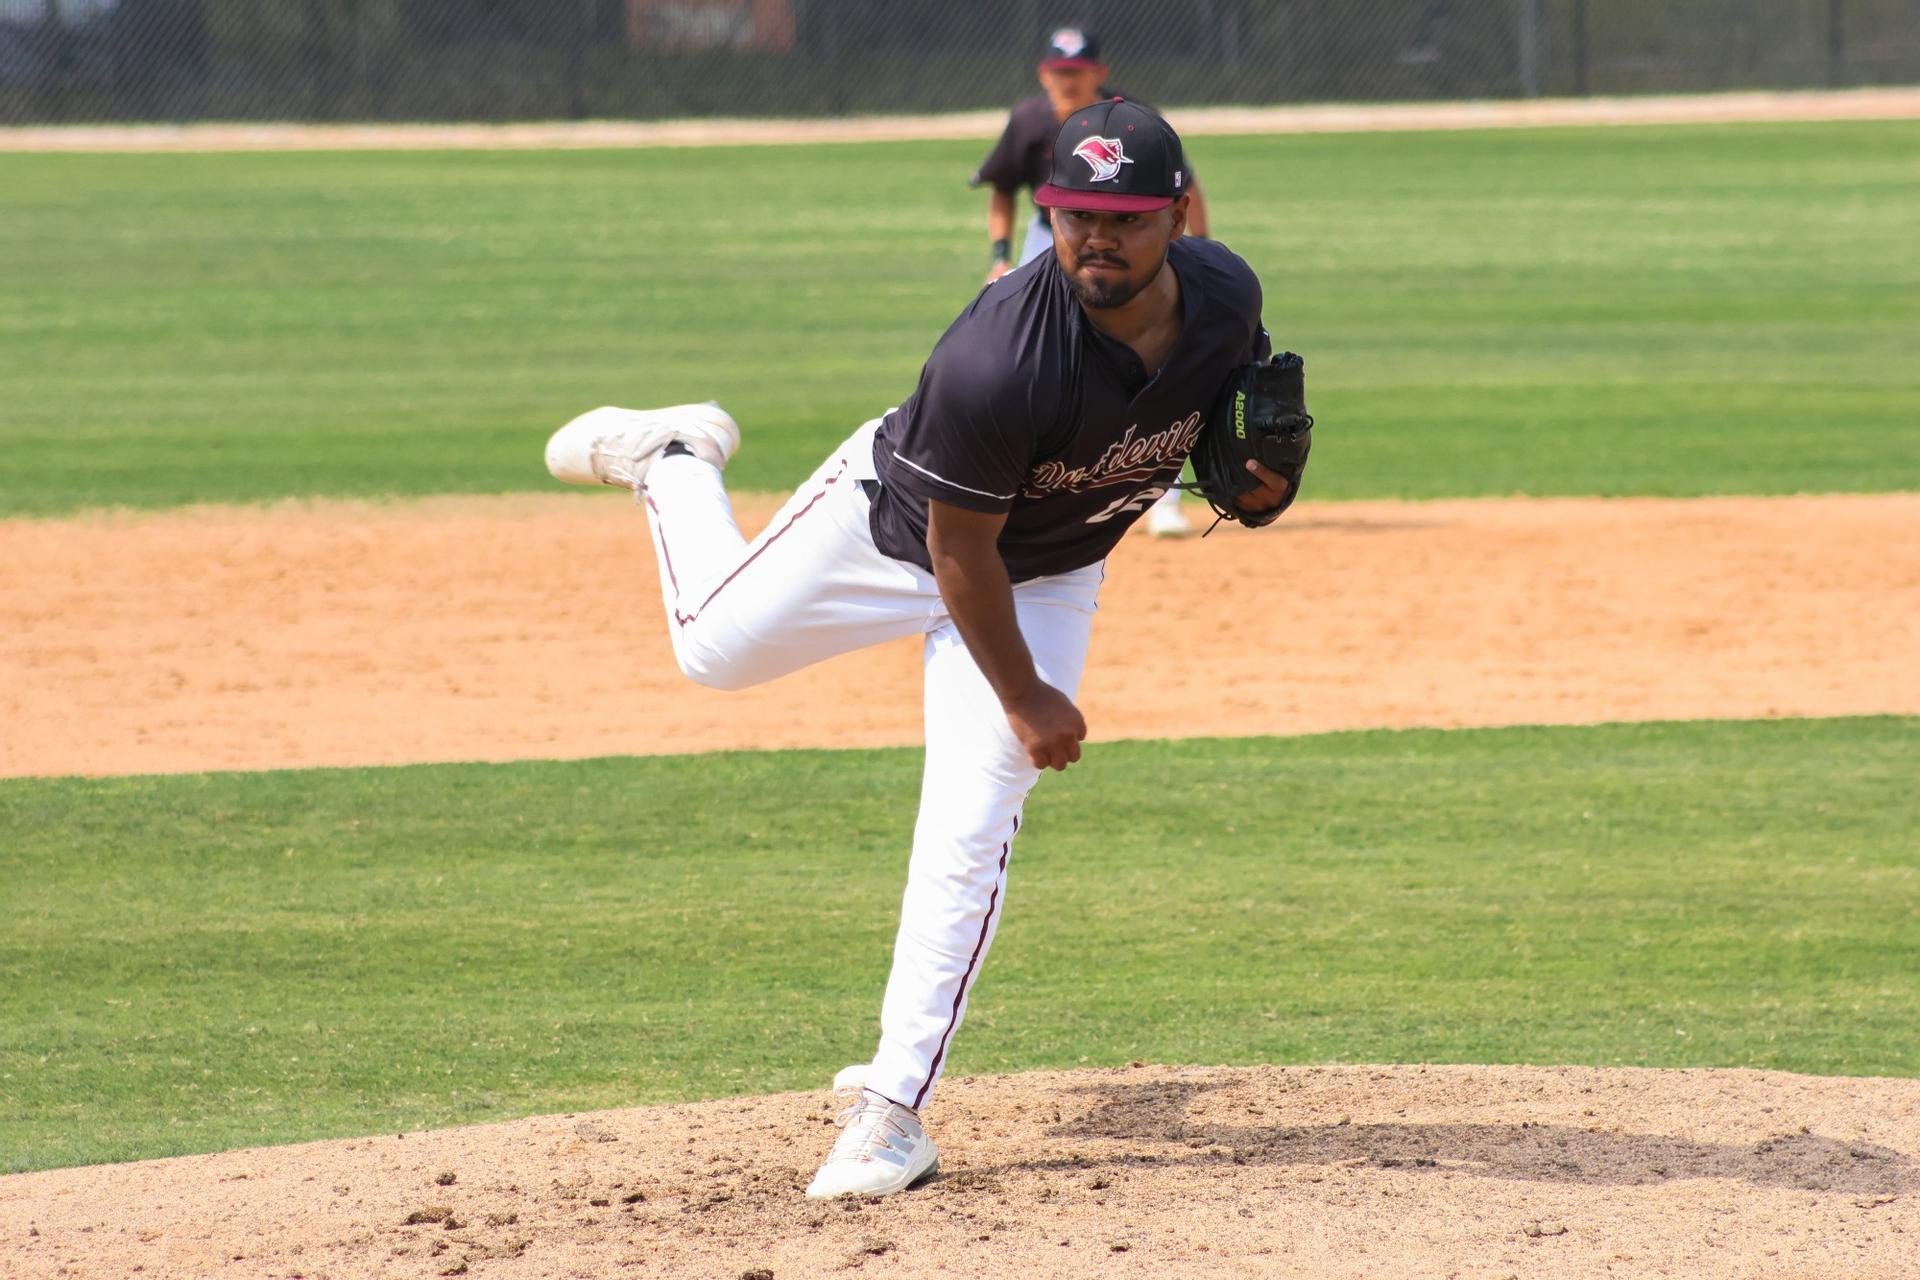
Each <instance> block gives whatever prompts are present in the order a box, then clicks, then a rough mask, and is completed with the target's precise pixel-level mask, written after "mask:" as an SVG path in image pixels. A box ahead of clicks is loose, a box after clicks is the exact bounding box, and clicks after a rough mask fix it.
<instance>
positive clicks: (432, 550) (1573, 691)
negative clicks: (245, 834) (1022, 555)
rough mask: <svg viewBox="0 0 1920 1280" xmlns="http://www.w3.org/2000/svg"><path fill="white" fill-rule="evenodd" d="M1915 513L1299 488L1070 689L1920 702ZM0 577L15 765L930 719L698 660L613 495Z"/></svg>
mask: <svg viewBox="0 0 1920 1280" xmlns="http://www.w3.org/2000/svg"><path fill="white" fill-rule="evenodd" d="M774 505H775V504H774V503H773V502H772V500H770V499H764V498H760V499H752V500H743V501H742V504H741V509H742V516H743V523H746V524H747V525H748V526H749V527H751V526H752V524H753V523H754V522H755V521H762V520H764V519H765V518H766V517H767V516H768V515H770V514H771V511H772V508H773V506H774ZM1916 528H1920V495H1913V494H1904V495H1899V494H1896V495H1879V496H1872V495H1869V496H1833V497H1795V498H1777V499H1749V498H1713V499H1698V500H1689V501H1653V500H1638V499H1635V500H1618V501H1601V500H1572V499H1569V500H1547V501H1481V502H1432V503H1413V504H1396V503H1378V502H1368V503H1344V504H1324V503H1322V504H1305V503H1303V504H1302V506H1301V507H1300V508H1299V509H1298V510H1297V511H1296V512H1295V513H1293V514H1291V515H1290V516H1289V517H1288V519H1287V522H1286V523H1285V524H1284V525H1281V526H1276V527H1275V528H1274V529H1272V530H1268V531H1265V532H1251V533H1250V532H1246V531H1243V530H1240V529H1238V528H1236V527H1232V526H1229V527H1225V528H1223V529H1221V530H1220V531H1219V532H1217V533H1215V534H1214V535H1213V536H1211V537H1208V538H1206V539H1204V540H1201V539H1197V538H1195V539H1188V540H1185V541H1179V542H1167V541H1159V540H1154V539H1151V538H1148V537H1147V536H1145V535H1144V534H1135V535H1133V536H1130V537H1129V538H1128V539H1127V540H1126V541H1125V542H1124V543H1123V545H1122V546H1121V548H1120V550H1119V551H1118V552H1116V554H1115V556H1114V557H1113V560H1112V561H1111V573H1110V575H1109V578H1108V582H1107V586H1106V590H1105V592H1104V595H1103V599H1102V607H1101V615H1100V617H1099V619H1098V620H1097V621H1096V623H1095V626H1094V637H1093V653H1092V657H1091V661H1090V668H1089V675H1088V678H1087V683H1086V686H1085V688H1084V690H1083V697H1082V702H1083V705H1084V707H1085V709H1086V711H1087V715H1088V719H1089V721H1090V723H1091V725H1092V731H1093V737H1094V739H1095V740H1096V741H1111V740H1114V739H1120V738H1143V737H1144V738H1159V737H1183V736H1191V735H1209V736H1210V735H1220V736H1237V735H1248V734H1297V733H1307V732H1318V731H1323V730H1334V729H1350V728H1366V727H1380V726H1414V725H1433V726H1467V725H1500V724H1513V723H1584V722H1599V721H1613V720H1649V719H1670V718H1671V719H1690V718H1712V717H1743V718H1744V717H1767V716H1818V715H1849V714H1860V713H1877V712H1900V713H1907V714H1912V713H1920V664H1917V663H1915V662H1914V661H1913V655H1914V654H1915V653H1920V540H1917V539H1915V538H1914V537H1913V531H1914V530H1915V529H1916ZM0 563H5V564H6V565H7V566H8V569H7V572H6V573H5V575H3V576H0V721H4V723H5V724H6V725H7V732H6V733H5V734H4V735H0V775H5V776H19V775H32V774H121V773H150V772H175V771H184V770H203V769H258V768H266V767H295V766H307V765H359V764H369V765H370V764H400V763H409V762H416V761H447V760H507V759H519V758H579V757H589V756H598V755H608V754H625V753H635V754H649V753H663V752H687V751H700V750H708V749H715V748H728V747H739V748H781V747H798V746H812V747H833V746H876V745H901V744H913V743H917V742H918V741H919V737H920V694H919V647H918V644H917V643H916V642H905V643H902V644H897V645H893V646H890V647H886V648H882V649H878V650H873V651H869V652H868V653H865V654H859V655H854V656H851V657H847V658H842V659H839V660H836V661H833V662H830V663H827V664H824V665H822V666H820V667H817V668H814V669H812V670H810V671H806V672H802V673H800V674H798V675H795V676H791V677H788V678H787V679H785V680H781V681H777V682H775V683H774V684H772V685H769V686H765V687H763V688H760V689H755V690H749V691H747V692H744V693H734V694H723V693H715V692H713V691H711V690H706V689H701V688H698V687H696V686H694V685H692V684H690V683H688V682H687V681H686V680H684V679H683V678H682V677H681V676H680V674H679V672H678V670H677V669H676V668H675V666H674V664H673V660H672V656H671V651H670V649H669V647H668V644H667V637H666V628H665V625H664V623H663V622H662V619H661V611H660V601H659V596H658V594H657V585H656V576H655V570H654V562H653V557H652V553H651V550H650V547H649V544H648V540H647V535H646V529H645V526H644V522H643V520H642V518H641V516H640V515H639V514H638V513H637V512H635V511H634V510H633V509H632V508H631V506H629V505H628V504H626V503H625V502H624V501H623V500H622V499H620V498H618V497H616V496H614V495H612V494H607V495H600V494H559V495H553V496H551V497H546V496H542V497H509V498H499V499H435V500H430V501H425V502H418V503H399V504H389V505H368V504H356V503H329V504H321V505H313V506H286V507H279V508H274V509H266V510H259V509H232V508H223V509H207V510H201V511H191V512H181V513H169V514H160V515H111V516H94V517H86V518H80V519H73V520H48V521H26V520H18V521H7V522H0ZM1242 600H1244V601H1251V602H1252V603H1250V604H1247V603H1236V601H1242ZM1253 654H1261V655H1265V657H1264V658H1263V659H1262V660H1261V661H1262V663H1263V664H1264V666H1265V668H1266V669H1269V670H1271V671H1273V672H1274V673H1275V674H1274V678H1273V679H1271V680H1267V681H1252V680H1247V679H1245V678H1244V673H1245V672H1246V671H1247V670H1248V660H1249V655H1253ZM1229 680H1231V681H1232V687H1231V688H1228V687H1226V685H1227V682H1228V681H1229Z"/></svg>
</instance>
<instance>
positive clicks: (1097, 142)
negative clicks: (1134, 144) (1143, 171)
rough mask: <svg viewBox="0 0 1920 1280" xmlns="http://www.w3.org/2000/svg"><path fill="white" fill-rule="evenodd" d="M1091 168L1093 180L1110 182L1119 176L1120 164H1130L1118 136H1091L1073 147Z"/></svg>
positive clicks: (1129, 159) (1076, 153) (1130, 160)
mask: <svg viewBox="0 0 1920 1280" xmlns="http://www.w3.org/2000/svg"><path fill="white" fill-rule="evenodd" d="M1073 154H1075V155H1076V156H1079V157H1080V158H1081V159H1082V160H1085V161H1086V162H1087V164H1088V165H1089V166H1090V167H1091V168H1092V169H1093V180H1094V181H1095V182H1112V181H1113V180H1114V179H1115V178H1117V177H1119V176H1120V166H1121V165H1123V164H1132V163H1133V161H1132V159H1131V158H1129V157H1128V155H1127V153H1126V151H1125V150H1124V149H1123V148H1122V147H1121V146H1120V139H1118V138H1101V137H1092V138H1088V139H1087V140H1086V141H1084V142H1082V143H1081V144H1080V145H1079V146H1077V147H1075V148H1074V149H1073Z"/></svg>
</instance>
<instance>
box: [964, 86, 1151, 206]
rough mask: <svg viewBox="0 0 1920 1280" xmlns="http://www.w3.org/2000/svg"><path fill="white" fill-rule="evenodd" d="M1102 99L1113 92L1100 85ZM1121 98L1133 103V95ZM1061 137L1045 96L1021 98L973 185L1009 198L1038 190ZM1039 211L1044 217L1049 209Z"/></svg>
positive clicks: (1044, 181) (1037, 94) (1043, 184)
mask: <svg viewBox="0 0 1920 1280" xmlns="http://www.w3.org/2000/svg"><path fill="white" fill-rule="evenodd" d="M1100 96H1101V97H1103V98H1111V97H1113V96H1114V93H1113V91H1111V90H1109V89H1108V88H1107V86H1105V85H1101V86H1100ZM1120 96H1121V97H1123V98H1127V100H1128V101H1129V102H1131V101H1133V98H1132V97H1131V96H1130V95H1127V94H1121V95H1120ZM1059 136H1060V121H1059V120H1057V119H1056V118H1055V117H1054V114H1053V103H1052V102H1051V101H1050V100H1049V99H1048V97H1047V95H1046V94H1044V93H1036V94H1034V95H1033V96H1032V97H1031V98H1022V99H1020V101H1018V102H1016V103H1014V104H1013V110H1012V111H1011V112H1010V113H1009V114H1008V115H1007V127H1006V128H1005V129H1003V130H1001V131H1000V140H999V141H998V142H996V143H994V144H993V150H992V151H989V152H988V153H987V158H986V159H985V160H982V161H981V162H980V167H979V168H978V169H976V170H974V173H973V185H974V186H976V187H978V186H981V185H984V184H988V183H990V184H992V185H993V187H994V188H995V189H996V190H998V191H1004V192H1006V193H1007V194H1008V195H1013V194H1014V193H1016V192H1018V191H1019V190H1020V188H1022V187H1026V188H1027V189H1028V190H1030V191H1037V190H1039V189H1040V188H1041V187H1043V186H1045V185H1046V182H1047V175H1048V174H1050V173H1051V172H1052V171H1053V140H1054V139H1055V138H1057V137H1059ZM1034 207H1035V208H1036V209H1038V208H1039V206H1038V205H1035V206H1034ZM1040 212H1041V213H1042V214H1043V215H1044V214H1045V213H1046V210H1044V209H1041V210H1040Z"/></svg>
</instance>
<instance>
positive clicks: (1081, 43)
mask: <svg viewBox="0 0 1920 1280" xmlns="http://www.w3.org/2000/svg"><path fill="white" fill-rule="evenodd" d="M1049 43H1050V44H1052V45H1053V47H1054V48H1055V49H1057V50H1059V52H1060V56H1061V57H1063V58H1077V57H1079V56H1080V55H1081V54H1082V53H1085V52H1086V49H1087V35H1086V32H1084V31H1082V30H1080V28H1078V27H1062V28H1060V29H1059V30H1058V31H1056V32H1054V33H1053V39H1052V40H1051V41H1049Z"/></svg>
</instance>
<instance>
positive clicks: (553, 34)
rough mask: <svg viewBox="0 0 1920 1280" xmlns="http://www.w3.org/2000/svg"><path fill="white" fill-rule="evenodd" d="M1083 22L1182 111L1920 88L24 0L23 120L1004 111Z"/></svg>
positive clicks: (686, 16)
mask: <svg viewBox="0 0 1920 1280" xmlns="http://www.w3.org/2000/svg"><path fill="white" fill-rule="evenodd" d="M1067 23H1073V24H1079V25H1084V26H1087V27H1091V28H1092V29H1094V30H1096V31H1097V32H1099V34H1100V35H1101V37H1102V39H1103V41H1104V44H1105V50H1106V59H1107V61H1108V63H1109V64H1110V65H1111V66H1112V67H1113V70H1114V80H1115V82H1116V83H1118V84H1121V85H1124V86H1127V87H1129V88H1132V89H1133V91H1134V92H1137V93H1139V94H1141V95H1143V96H1145V97H1147V98H1150V99H1152V100H1154V101H1158V102H1165V103H1187V104H1200V103H1279V102H1301V101H1331V100H1349V101H1354V100H1359V101H1386V100H1407V99H1423V98H1465V97H1474V98H1479V97H1488V98H1504V97H1525V96H1533V95H1583V94H1611V93H1643V92H1669V91H1691V90H1714V89H1735V88H1780V89H1791V88H1808V87H1816V86H1844V85H1861V84H1885V83H1910V82H1916V81H1920V0H1182V2H1181V3H1178V4H1170V3H1166V2H1165V0H1044V2H1043V0H972V2H966V0H963V2H962V3H958V4H956V3H952V0H0V124H27V123H49V122H60V121H108V120H114V121H118V120H221V119H226V120H526V119H556V118H584V117H597V118H622V117H624V118H659V117H672V116H702V115H774V116H819V115H841V114H864V113H876V112H877V113H887V112H903V111H941V110H956V109H962V108H977V107H992V106H1003V105H1005V104H1006V103H1007V102H1009V101H1011V100H1012V99H1013V98H1015V97H1016V96H1019V95H1020V94H1023V93H1026V92H1030V91H1031V87H1032V84H1033V67H1034V63H1035V61H1036V59H1037V57H1038V54H1039V52H1040V49H1041V47H1042V45H1043V43H1044V41H1045V38H1046V35H1047V33H1048V32H1050V31H1051V30H1053V29H1054V28H1055V27H1057V26H1060V25H1064V24H1067Z"/></svg>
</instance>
